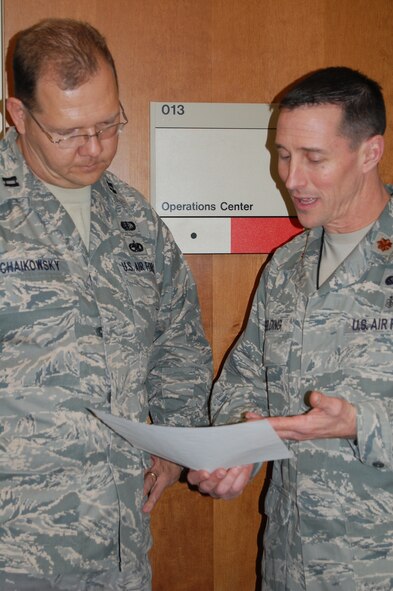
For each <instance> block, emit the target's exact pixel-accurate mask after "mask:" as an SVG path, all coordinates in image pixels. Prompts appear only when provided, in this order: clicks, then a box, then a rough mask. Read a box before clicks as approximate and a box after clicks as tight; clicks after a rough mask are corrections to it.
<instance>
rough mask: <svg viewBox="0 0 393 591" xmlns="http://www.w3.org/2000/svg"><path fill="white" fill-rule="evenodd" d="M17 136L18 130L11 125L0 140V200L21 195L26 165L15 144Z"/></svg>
mask: <svg viewBox="0 0 393 591" xmlns="http://www.w3.org/2000/svg"><path fill="white" fill-rule="evenodd" d="M17 138H18V132H17V131H16V129H15V127H11V128H10V129H9V130H8V131H7V133H6V136H5V138H4V139H3V140H2V141H1V142H0V166H1V178H0V201H5V200H7V199H10V198H12V197H14V198H15V197H22V196H23V195H22V188H23V186H24V184H25V182H24V179H25V176H26V173H27V165H26V163H25V160H24V158H23V155H22V153H21V151H20V150H19V148H18V146H17V144H16V140H17Z"/></svg>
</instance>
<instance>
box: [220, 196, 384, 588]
mask: <svg viewBox="0 0 393 591" xmlns="http://www.w3.org/2000/svg"><path fill="white" fill-rule="evenodd" d="M388 190H389V192H390V193H392V192H393V187H388ZM321 235H322V230H321V229H320V228H319V229H314V230H311V231H306V232H304V233H302V234H301V235H299V236H297V237H296V238H294V239H293V240H292V241H291V242H289V243H288V244H287V245H285V246H283V247H282V248H280V249H278V250H277V251H276V253H275V254H274V256H273V258H272V260H271V261H270V263H269V264H268V265H267V267H266V269H265V271H264V273H263V275H262V279H261V282H260V285H259V288H258V291H257V293H256V296H255V299H254V304H253V307H252V311H251V316H250V319H249V321H248V325H247V328H246V330H245V332H244V334H243V335H242V337H241V338H240V339H239V342H238V343H237V345H236V346H235V348H234V350H233V351H232V353H231V355H230V357H229V358H228V360H227V362H226V364H225V367H224V370H223V372H222V375H221V378H220V380H219V382H218V383H217V385H216V387H215V389H214V395H213V412H214V413H215V414H216V416H215V421H216V422H219V423H222V422H228V421H237V420H239V417H240V415H241V413H242V412H243V411H245V410H255V411H259V412H261V411H262V413H263V414H264V415H265V416H278V415H296V414H300V413H302V412H304V411H305V410H306V409H307V408H308V407H307V406H306V404H305V402H304V396H305V394H306V393H307V392H308V391H311V390H319V391H321V392H323V393H324V394H327V395H331V396H340V397H342V398H344V399H346V400H348V401H349V402H351V403H353V404H354V405H355V407H356V409H357V413H358V419H357V429H358V437H357V440H356V441H350V440H346V439H325V440H315V441H305V442H292V443H290V444H289V446H290V448H291V449H292V451H293V452H294V457H293V459H289V460H283V461H276V462H274V465H273V473H272V478H271V482H270V487H269V490H268V494H267V497H266V501H265V512H266V514H267V516H268V523H267V530H266V532H265V537H264V559H263V591H304V590H306V591H391V590H392V589H393V460H392V425H393V245H392V243H393V204H392V201H390V202H389V203H388V205H387V206H386V208H385V210H384V211H383V213H382V214H381V216H380V218H379V219H378V220H377V221H376V222H375V223H374V225H373V226H372V228H371V229H370V230H369V232H368V233H367V235H366V236H365V237H364V238H363V239H362V240H361V242H360V243H359V245H358V246H357V247H356V248H355V250H354V251H353V252H352V253H351V254H350V255H349V256H348V257H347V259H346V260H345V261H344V262H343V263H342V264H341V265H340V266H339V267H338V269H337V270H336V271H335V272H334V273H333V274H332V275H331V277H330V278H329V279H328V280H327V281H326V282H325V283H324V284H323V285H322V286H321V287H320V288H319V289H316V284H317V268H318V260H319V254H320V250H321Z"/></svg>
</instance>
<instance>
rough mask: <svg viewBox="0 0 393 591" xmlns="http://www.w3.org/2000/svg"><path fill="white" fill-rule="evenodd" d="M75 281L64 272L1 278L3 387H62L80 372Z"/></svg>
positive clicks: (0, 384)
mask: <svg viewBox="0 0 393 591" xmlns="http://www.w3.org/2000/svg"><path fill="white" fill-rule="evenodd" d="M77 307H78V299H77V297H76V295H75V290H74V287H73V285H72V282H71V281H70V280H69V279H67V277H65V276H64V275H62V274H60V273H59V272H53V271H51V270H47V271H40V270H38V271H34V272H33V271H26V272H24V273H9V274H8V275H7V276H5V277H2V278H0V354H1V368H0V388H10V386H11V385H13V387H14V388H17V387H18V385H19V387H20V386H21V385H22V386H44V385H47V384H48V385H49V384H50V385H51V386H54V385H56V382H57V380H58V381H59V385H61V384H62V379H63V377H62V376H63V374H65V373H71V375H72V374H73V373H75V371H76V370H75V366H74V363H75V346H76V345H75V315H76V311H77Z"/></svg>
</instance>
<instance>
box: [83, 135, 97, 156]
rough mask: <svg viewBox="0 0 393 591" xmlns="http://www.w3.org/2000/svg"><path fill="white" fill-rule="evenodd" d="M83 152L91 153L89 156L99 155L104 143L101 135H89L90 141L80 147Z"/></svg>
mask: <svg viewBox="0 0 393 591" xmlns="http://www.w3.org/2000/svg"><path fill="white" fill-rule="evenodd" d="M79 151H80V152H82V154H89V156H98V155H99V154H101V152H102V145H101V140H100V139H99V136H98V135H97V134H95V133H92V134H91V135H89V139H88V141H87V142H86V143H85V144H84V145H83V146H81V147H80V148H79Z"/></svg>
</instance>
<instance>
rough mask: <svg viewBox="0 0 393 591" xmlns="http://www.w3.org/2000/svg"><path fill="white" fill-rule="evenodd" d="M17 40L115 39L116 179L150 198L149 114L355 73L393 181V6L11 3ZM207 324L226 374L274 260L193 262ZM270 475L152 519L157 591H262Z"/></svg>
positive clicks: (172, 505)
mask: <svg viewBox="0 0 393 591" xmlns="http://www.w3.org/2000/svg"><path fill="white" fill-rule="evenodd" d="M3 1H4V5H5V38H6V44H7V43H8V40H9V38H10V37H11V36H12V35H13V34H14V33H15V32H16V31H18V30H19V29H21V28H25V27H27V26H29V25H30V24H32V23H34V22H35V21H37V20H38V19H41V18H45V17H50V16H60V17H73V18H80V19H83V20H88V21H90V22H91V23H92V24H93V25H95V26H97V27H98V28H99V29H100V30H101V31H102V32H103V33H104V35H105V36H106V37H107V39H108V42H109V45H110V47H111V49H112V52H113V55H114V57H115V60H116V63H117V67H118V73H119V78H120V84H121V98H122V102H123V104H124V106H125V109H126V111H127V114H128V117H129V120H130V124H129V125H128V126H127V127H126V129H125V132H124V134H123V136H122V137H121V141H120V149H119V153H118V155H117V156H116V158H115V160H114V162H113V165H112V167H111V168H112V170H113V171H114V172H115V173H117V174H119V176H121V177H122V178H123V179H124V180H126V181H128V182H130V183H131V184H133V185H134V186H135V187H136V188H138V189H139V190H141V191H142V192H143V193H144V194H145V195H146V196H147V197H148V196H149V102H150V101H204V102H205V101H215V102H271V101H273V100H274V99H275V97H276V96H277V94H278V93H279V92H281V91H282V89H283V88H284V87H285V86H286V85H287V84H289V83H290V82H292V81H293V80H294V79H296V78H297V77H299V76H302V75H303V74H305V73H306V72H307V71H310V70H313V69H316V68H319V67H324V66H328V65H347V66H351V67H354V68H358V69H360V70H363V71H365V73H367V74H369V75H370V76H372V77H375V78H376V79H377V80H378V81H380V82H381V84H382V86H383V88H384V93H385V97H386V100H387V107H388V117H389V129H388V134H387V138H386V155H385V158H384V160H383V162H382V165H381V171H382V173H383V177H384V178H385V179H386V181H390V182H392V181H393V174H392V159H393V133H392V132H393V78H392V75H391V72H392V66H393V44H392V43H391V31H392V30H393V26H392V25H393V15H392V13H393V11H392V3H391V0H296V1H295V0H198V1H197V2H196V1H195V0H142V1H141V0H78V1H75V0H56V2H53V1H51V0H3ZM187 258H188V261H189V263H190V266H191V268H192V270H193V273H194V275H195V278H196V281H197V283H198V289H199V294H200V299H201V304H202V314H203V322H204V326H205V328H206V332H207V335H208V338H209V339H210V341H211V343H212V346H213V351H214V358H215V367H216V369H218V368H219V366H220V364H221V361H222V358H223V356H224V355H225V353H226V351H227V350H228V347H229V346H230V344H231V343H232V341H233V339H234V338H236V336H237V335H238V333H239V331H240V329H241V326H242V323H243V321H244V317H245V313H246V309H247V306H248V304H249V301H250V294H251V292H252V289H253V285H254V283H255V279H256V277H257V274H258V272H259V269H260V267H261V265H262V264H263V262H264V261H265V259H266V256H265V255H264V254H259V255H193V256H188V257H187ZM263 482H264V472H261V473H260V474H259V475H258V477H257V478H256V479H255V481H254V482H253V483H252V485H251V486H250V487H249V488H248V489H247V490H246V492H245V493H244V494H243V495H242V496H241V497H239V498H238V499H235V500H234V501H230V502H225V501H213V500H211V499H209V498H206V497H203V496H201V495H199V494H197V493H195V492H192V491H190V490H189V489H188V487H187V485H186V484H184V483H182V484H177V485H175V486H174V487H172V489H171V490H169V491H167V493H166V494H165V496H164V498H163V499H162V501H161V503H160V505H159V506H158V507H157V509H156V511H155V512H154V514H153V517H152V527H153V534H154V538H155V544H154V547H153V550H152V564H153V569H154V573H155V574H154V584H153V587H154V591H254V588H255V584H256V580H257V579H256V569H258V568H259V566H258V563H257V562H256V560H257V533H258V530H259V528H260V524H261V515H260V513H259V493H260V490H261V488H262V485H263Z"/></svg>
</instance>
